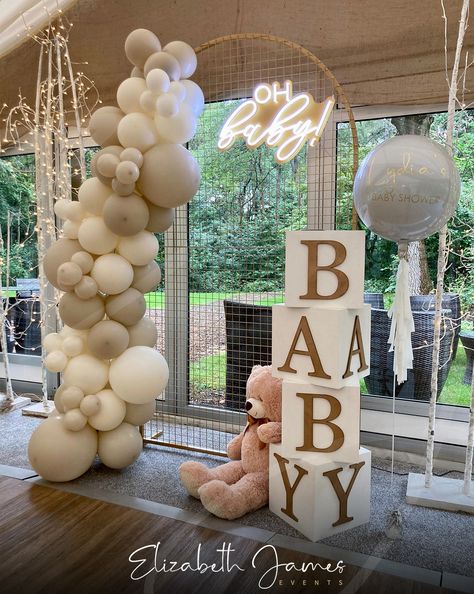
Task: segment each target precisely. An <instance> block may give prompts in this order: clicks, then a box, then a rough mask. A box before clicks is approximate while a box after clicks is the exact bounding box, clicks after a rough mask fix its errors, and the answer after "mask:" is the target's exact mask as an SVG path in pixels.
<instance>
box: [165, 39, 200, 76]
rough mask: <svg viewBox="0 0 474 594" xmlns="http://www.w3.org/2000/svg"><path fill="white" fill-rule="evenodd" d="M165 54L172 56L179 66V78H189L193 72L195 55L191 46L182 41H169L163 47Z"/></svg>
mask: <svg viewBox="0 0 474 594" xmlns="http://www.w3.org/2000/svg"><path fill="white" fill-rule="evenodd" d="M163 51H165V52H166V53H167V54H171V55H172V56H174V57H175V58H176V59H177V60H178V62H179V65H180V68H181V78H189V77H190V76H192V75H193V74H194V71H195V70H196V66H197V57H196V54H195V52H194V50H193V48H192V47H191V46H190V45H189V44H187V43H185V42H184V41H171V42H170V43H168V44H167V45H165V47H164V48H163Z"/></svg>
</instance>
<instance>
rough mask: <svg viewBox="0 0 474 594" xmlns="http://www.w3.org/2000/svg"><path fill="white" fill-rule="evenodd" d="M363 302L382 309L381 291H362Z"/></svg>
mask: <svg viewBox="0 0 474 594" xmlns="http://www.w3.org/2000/svg"><path fill="white" fill-rule="evenodd" d="M364 303H369V304H370V305H371V306H372V307H376V308H377V309H383V308H384V303H383V293H364Z"/></svg>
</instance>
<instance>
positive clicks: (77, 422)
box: [63, 408, 87, 431]
mask: <svg viewBox="0 0 474 594" xmlns="http://www.w3.org/2000/svg"><path fill="white" fill-rule="evenodd" d="M63 422H64V426H65V427H66V429H69V431H80V430H81V429H84V427H85V426H86V425H87V417H86V416H85V415H84V414H83V413H82V412H81V411H80V410H79V409H78V408H73V409H72V410H68V411H67V412H66V414H65V415H64V420H63Z"/></svg>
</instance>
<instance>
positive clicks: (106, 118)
mask: <svg viewBox="0 0 474 594" xmlns="http://www.w3.org/2000/svg"><path fill="white" fill-rule="evenodd" d="M123 116H124V114H123V111H121V110H120V109H119V108H118V107H113V106H112V105H106V106H105V107H100V108H99V109H97V110H96V111H95V112H94V113H93V114H92V116H91V119H90V122H89V131H90V133H91V136H92V138H93V139H94V140H95V141H96V142H97V144H100V146H109V145H110V144H118V137H117V127H118V125H119V122H120V120H121V119H122V118H123Z"/></svg>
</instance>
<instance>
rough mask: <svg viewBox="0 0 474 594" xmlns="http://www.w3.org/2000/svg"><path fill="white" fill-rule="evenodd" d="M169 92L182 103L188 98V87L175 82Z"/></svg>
mask: <svg viewBox="0 0 474 594" xmlns="http://www.w3.org/2000/svg"><path fill="white" fill-rule="evenodd" d="M168 92H169V93H171V95H174V96H175V97H176V99H177V100H178V101H179V102H180V103H181V102H182V101H184V99H185V97H186V87H185V86H184V85H183V84H181V83H180V82H178V81H175V80H174V81H173V82H172V83H171V84H170V88H169V91H168Z"/></svg>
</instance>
